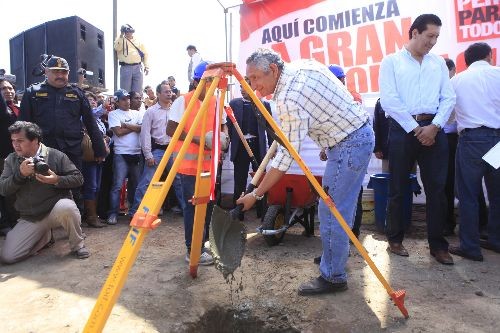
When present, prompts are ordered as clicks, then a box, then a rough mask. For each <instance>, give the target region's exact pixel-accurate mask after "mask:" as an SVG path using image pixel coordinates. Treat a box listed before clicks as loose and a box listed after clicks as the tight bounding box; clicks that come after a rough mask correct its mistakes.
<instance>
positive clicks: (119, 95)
mask: <svg viewBox="0 0 500 333" xmlns="http://www.w3.org/2000/svg"><path fill="white" fill-rule="evenodd" d="M115 97H116V99H117V100H119V99H122V98H123V97H127V98H129V97H130V96H129V93H128V92H127V91H126V90H125V89H118V90H117V91H115Z"/></svg>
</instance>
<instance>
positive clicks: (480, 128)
mask: <svg viewBox="0 0 500 333" xmlns="http://www.w3.org/2000/svg"><path fill="white" fill-rule="evenodd" d="M477 130H488V131H492V132H494V131H499V132H500V128H491V127H486V126H480V127H475V128H464V129H463V130H462V131H461V132H460V133H467V132H471V131H477Z"/></svg>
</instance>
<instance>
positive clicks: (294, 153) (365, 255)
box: [234, 69, 407, 317]
mask: <svg viewBox="0 0 500 333" xmlns="http://www.w3.org/2000/svg"><path fill="white" fill-rule="evenodd" d="M234 74H235V77H236V78H238V81H239V83H240V84H241V86H242V87H243V89H245V91H246V92H247V93H248V94H249V96H250V97H251V98H252V100H253V102H254V103H255V105H256V106H257V107H258V108H259V110H260V112H261V113H262V115H263V116H264V118H266V120H267V122H268V123H269V124H270V125H271V128H272V129H273V131H274V132H275V133H276V134H277V135H278V137H279V138H280V139H281V141H282V142H283V144H284V145H285V148H286V149H287V150H288V151H289V152H290V155H291V156H292V157H293V159H294V160H295V161H296V162H297V164H298V165H299V166H300V168H301V169H302V171H303V172H304V174H305V175H306V177H307V179H308V180H309V181H310V182H311V184H312V185H313V186H314V188H315V190H316V192H317V193H319V195H320V197H321V199H323V201H324V202H325V203H326V205H327V206H328V208H329V209H330V211H331V212H332V214H333V215H334V216H335V218H336V219H337V221H338V222H339V224H340V226H341V227H342V229H344V231H345V232H346V234H347V235H348V236H349V239H350V240H351V241H352V243H353V244H354V246H356V248H357V249H358V250H359V252H360V253H361V256H362V257H363V259H364V260H365V261H366V262H367V263H368V265H369V266H370V268H371V269H372V271H373V273H375V276H376V277H377V278H378V280H379V281H380V283H382V285H383V286H384V288H385V289H386V290H387V293H388V294H389V295H390V296H391V297H393V295H394V294H395V292H394V290H393V289H392V288H391V286H390V285H389V283H388V282H387V280H386V279H385V278H384V276H383V275H382V273H381V272H380V271H379V269H378V268H377V266H376V265H375V263H374V262H373V261H372V259H371V258H370V256H369V255H368V253H367V252H366V250H365V248H364V247H363V245H362V244H361V243H360V242H359V241H358V239H357V238H356V236H354V234H353V233H352V231H351V228H349V226H348V225H347V223H346V222H345V220H344V218H343V217H342V215H341V214H340V212H339V211H338V209H337V207H336V206H335V203H334V202H333V200H332V198H330V196H329V195H328V194H327V193H326V192H325V191H324V190H323V188H322V187H321V185H320V184H319V183H318V181H317V180H316V178H315V177H314V176H313V174H312V173H311V170H309V168H308V167H307V165H306V164H305V163H304V161H303V160H302V158H301V157H300V155H299V154H298V153H297V151H296V150H295V148H294V147H293V146H292V144H291V143H290V141H288V138H287V137H286V136H285V135H284V134H283V132H282V131H281V129H280V128H279V127H278V125H277V124H276V122H275V121H274V119H273V117H272V116H271V115H270V114H269V113H268V111H267V109H266V108H265V107H264V105H263V104H262V102H261V101H260V99H259V98H258V97H257V96H256V95H255V93H254V92H253V90H252V88H251V87H250V85H249V84H248V83H247V82H246V81H245V80H244V79H243V76H242V75H241V74H240V73H238V71H237V70H236V69H234ZM393 299H394V297H393ZM400 309H401V308H400ZM403 314H404V313H403ZM406 316H407V314H406V315H405V317H406Z"/></svg>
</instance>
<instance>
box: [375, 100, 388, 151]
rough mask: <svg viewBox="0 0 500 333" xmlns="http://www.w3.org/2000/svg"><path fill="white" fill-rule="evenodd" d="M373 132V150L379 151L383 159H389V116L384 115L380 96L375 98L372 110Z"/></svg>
mask: <svg viewBox="0 0 500 333" xmlns="http://www.w3.org/2000/svg"><path fill="white" fill-rule="evenodd" d="M373 132H375V147H374V148H373V152H374V153H375V152H378V151H381V152H382V154H383V155H384V160H387V159H389V118H387V117H386V116H385V112H384V109H382V105H381V104H380V98H379V99H378V100H377V103H376V104H375V110H374V111H373Z"/></svg>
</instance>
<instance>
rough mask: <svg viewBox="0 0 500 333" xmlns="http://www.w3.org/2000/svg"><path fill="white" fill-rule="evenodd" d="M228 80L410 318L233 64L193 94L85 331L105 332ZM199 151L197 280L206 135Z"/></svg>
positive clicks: (213, 70)
mask: <svg viewBox="0 0 500 333" xmlns="http://www.w3.org/2000/svg"><path fill="white" fill-rule="evenodd" d="M229 75H234V77H235V78H236V79H237V80H238V82H239V83H240V84H241V86H242V87H243V89H245V91H246V92H247V93H248V94H249V95H250V97H251V98H252V100H253V102H254V103H255V105H257V107H258V108H259V110H260V111H261V113H262V114H263V115H264V117H265V119H266V121H267V122H268V123H269V124H270V125H271V128H272V129H273V131H274V132H275V133H276V134H277V135H278V137H279V138H280V139H281V141H282V142H283V143H284V145H285V148H286V149H288V151H289V152H290V154H291V155H292V157H293V158H294V159H295V161H297V163H298V165H299V166H300V168H301V169H302V171H303V172H304V174H305V175H306V177H307V178H308V180H309V181H310V182H311V184H312V185H313V186H314V188H315V190H316V192H317V193H319V195H320V197H321V199H322V200H324V202H325V203H326V204H327V205H328V207H329V208H330V210H331V212H332V213H333V214H334V216H335V217H336V218H337V220H338V221H339V223H340V225H341V227H342V228H343V229H344V231H345V232H346V233H347V235H348V236H349V238H350V239H351V241H352V242H353V244H354V245H355V246H356V248H357V249H358V250H359V252H360V253H361V255H362V256H363V258H364V259H365V261H366V262H367V263H368V265H369V266H370V268H371V269H372V271H373V272H374V273H375V276H376V277H377V278H378V279H379V281H380V282H381V283H382V285H383V286H384V288H385V289H386V291H387V292H388V294H389V295H390V297H391V298H392V300H393V301H394V303H395V305H397V306H398V308H399V310H400V311H401V312H402V314H403V315H404V316H405V318H408V311H407V310H406V308H405V307H404V297H405V294H406V292H405V291H404V290H399V291H394V290H393V289H392V288H391V287H390V285H389V283H388V282H387V280H386V279H385V278H384V277H383V276H382V274H381V273H380V271H379V270H378V268H377V267H376V266H375V263H374V262H373V261H372V260H371V258H370V257H369V255H368V253H367V252H366V250H365V249H364V247H363V245H361V243H360V242H359V241H358V240H357V238H356V237H355V236H354V234H353V233H352V231H351V229H350V228H349V226H348V225H347V223H346V222H345V220H344V218H343V217H342V216H341V215H340V213H339V211H338V210H337V208H336V207H335V204H334V202H333V200H332V199H331V198H330V197H329V196H328V194H327V193H326V192H325V191H324V190H323V188H322V187H321V185H320V184H319V183H318V181H317V180H316V178H315V177H314V176H313V175H312V173H311V171H310V170H309V168H308V167H307V166H306V165H305V163H304V161H303V160H302V159H301V158H300V156H299V155H298V153H297V151H296V150H295V148H293V146H292V145H291V144H290V142H289V141H288V139H287V138H286V136H285V135H284V134H283V132H282V131H281V129H280V128H279V127H278V125H277V124H276V122H275V121H274V119H273V118H272V116H271V115H270V114H269V113H268V112H267V110H266V108H265V107H264V105H263V104H262V102H261V101H260V100H259V98H258V97H257V96H256V95H255V93H254V92H253V91H252V89H251V87H250V86H249V85H248V83H247V82H246V81H245V80H244V77H243V76H242V75H241V74H240V73H239V72H238V71H237V70H236V66H235V64H233V63H218V64H212V65H209V66H208V67H207V69H206V70H205V72H204V74H203V77H202V79H201V81H200V83H199V84H198V87H197V88H196V90H195V92H194V95H193V97H192V98H191V100H190V102H189V104H188V106H187V108H186V111H185V113H184V115H183V117H182V119H181V122H180V123H179V125H178V127H177V129H176V131H175V133H174V135H173V137H172V139H171V141H170V144H169V145H168V148H167V150H166V151H165V154H164V155H163V158H162V160H161V162H160V164H159V165H158V168H157V169H156V172H155V174H154V176H153V178H152V180H151V183H150V184H149V187H148V189H147V191H146V193H145V195H144V198H143V199H142V201H141V204H140V205H139V209H138V210H137V212H136V213H135V215H134V217H133V218H132V221H131V222H130V227H131V228H130V231H129V233H128V235H127V237H126V238H125V241H124V243H123V245H122V248H121V250H120V252H119V253H118V257H117V258H116V260H115V263H114V265H113V267H112V268H111V272H110V273H109V275H108V278H107V279H106V282H105V283H104V286H103V287H102V289H101V292H100V293H99V296H98V298H97V301H96V304H95V305H94V308H93V310H92V312H91V314H90V317H89V319H88V320H87V324H86V325H85V328H84V332H101V331H102V329H103V328H104V325H105V324H106V321H107V319H108V317H109V315H110V314H111V310H112V309H113V306H114V304H115V303H116V301H117V299H118V297H119V296H120V292H121V290H122V288H123V286H124V284H125V281H126V279H127V276H128V273H129V271H130V269H131V268H132V265H133V263H134V262H135V260H136V258H137V255H138V253H139V250H140V247H141V245H142V242H143V241H144V239H145V237H146V236H147V234H148V233H149V231H151V230H152V229H155V228H156V227H157V226H158V225H159V224H160V223H161V220H160V219H158V212H159V211H160V208H161V205H162V203H163V201H164V199H165V197H166V196H167V193H168V191H169V189H170V187H171V185H172V183H173V180H174V177H175V175H176V174H177V171H178V169H179V166H180V164H181V163H182V161H183V158H184V155H185V153H186V151H187V149H188V146H189V144H190V143H191V141H192V140H193V136H194V133H195V130H196V128H198V126H202V127H201V129H202V133H204V132H205V126H206V118H207V110H208V106H209V103H210V98H211V97H212V96H213V95H214V92H215V89H216V88H219V89H220V90H221V92H222V93H221V94H220V97H219V104H218V105H219V108H218V110H217V114H216V116H218V117H222V111H223V106H224V98H225V94H226V91H227V82H228V80H227V76H229ZM208 82H211V84H210V86H209V88H208V89H207V91H206V95H205V98H204V100H203V102H202V104H201V107H200V110H199V111H198V113H197V115H196V117H195V119H194V121H193V124H192V126H191V128H190V129H189V131H188V132H187V135H186V137H185V139H184V143H183V145H182V147H181V148H180V151H179V152H178V155H177V157H176V159H175V160H174V163H173V165H172V167H171V169H170V172H169V173H168V176H167V178H166V179H165V180H164V181H160V178H161V175H162V174H163V171H164V170H165V168H166V166H167V162H168V160H169V159H170V156H171V155H172V152H173V150H174V146H175V144H176V143H177V142H178V141H179V137H180V135H181V133H182V132H183V130H184V128H185V126H186V123H187V119H188V117H189V114H190V113H191V112H193V107H194V105H195V103H196V100H197V99H198V98H199V96H200V94H201V92H202V89H206V84H207V83H208ZM200 122H201V124H200ZM217 134H218V133H214V135H217ZM199 146H200V149H199V153H198V168H197V170H198V172H197V174H196V183H195V191H194V196H193V198H192V200H191V203H192V204H193V205H195V206H196V207H195V215H194V225H193V236H192V247H191V254H190V264H189V271H190V274H191V276H192V277H193V278H194V277H196V276H197V268H198V261H199V257H200V254H201V245H202V244H201V243H202V239H203V231H204V221H205V214H206V207H207V203H208V201H209V194H210V193H209V192H210V173H209V172H203V170H202V159H203V151H204V146H205V137H204V135H202V136H200V145H199Z"/></svg>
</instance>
